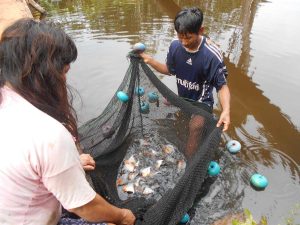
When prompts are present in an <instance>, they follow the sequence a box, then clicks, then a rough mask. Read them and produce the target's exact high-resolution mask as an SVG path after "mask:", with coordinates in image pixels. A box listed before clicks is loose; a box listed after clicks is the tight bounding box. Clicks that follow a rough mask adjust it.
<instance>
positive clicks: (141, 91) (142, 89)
mask: <svg viewBox="0 0 300 225" xmlns="http://www.w3.org/2000/svg"><path fill="white" fill-rule="evenodd" d="M135 93H136V94H137V95H139V96H143V95H144V94H145V90H144V88H143V87H137V88H136V89H135Z"/></svg>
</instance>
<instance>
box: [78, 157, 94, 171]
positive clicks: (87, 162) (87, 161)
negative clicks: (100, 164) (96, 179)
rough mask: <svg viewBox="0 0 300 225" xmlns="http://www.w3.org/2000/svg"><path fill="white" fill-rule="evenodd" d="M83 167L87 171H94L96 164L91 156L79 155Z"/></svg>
mask: <svg viewBox="0 0 300 225" xmlns="http://www.w3.org/2000/svg"><path fill="white" fill-rule="evenodd" d="M79 158H80V163H81V166H82V167H83V169H84V170H85V171H89V170H94V169H95V166H96V163H95V161H94V159H93V157H92V156H91V155H90V154H81V155H79Z"/></svg>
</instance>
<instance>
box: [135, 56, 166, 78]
mask: <svg viewBox="0 0 300 225" xmlns="http://www.w3.org/2000/svg"><path fill="white" fill-rule="evenodd" d="M140 57H141V58H142V59H143V60H144V62H145V63H147V64H148V65H150V66H151V67H152V68H153V69H155V70H156V71H158V72H160V73H162V74H165V75H170V73H169V70H168V67H167V65H166V64H164V63H160V62H158V61H157V60H155V59H154V58H152V57H151V56H150V55H148V54H145V53H141V54H140Z"/></svg>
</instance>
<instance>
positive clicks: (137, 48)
mask: <svg viewBox="0 0 300 225" xmlns="http://www.w3.org/2000/svg"><path fill="white" fill-rule="evenodd" d="M145 50H146V46H145V45H144V44H143V43H141V42H138V43H136V44H135V45H134V46H133V51H135V52H139V53H142V52H144V51H145Z"/></svg>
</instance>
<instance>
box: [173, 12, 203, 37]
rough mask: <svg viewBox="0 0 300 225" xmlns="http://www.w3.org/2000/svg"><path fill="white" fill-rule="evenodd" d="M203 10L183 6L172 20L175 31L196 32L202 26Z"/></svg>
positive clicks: (182, 32) (183, 32)
mask: <svg viewBox="0 0 300 225" xmlns="http://www.w3.org/2000/svg"><path fill="white" fill-rule="evenodd" d="M202 22H203V12H202V11H201V9H199V8H197V7H192V8H184V9H183V10H181V11H180V12H178V13H177V15H176V17H175V20H174V27H175V30H176V32H177V33H179V34H187V33H194V34H197V33H198V32H199V29H200V28H201V26H202Z"/></svg>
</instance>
